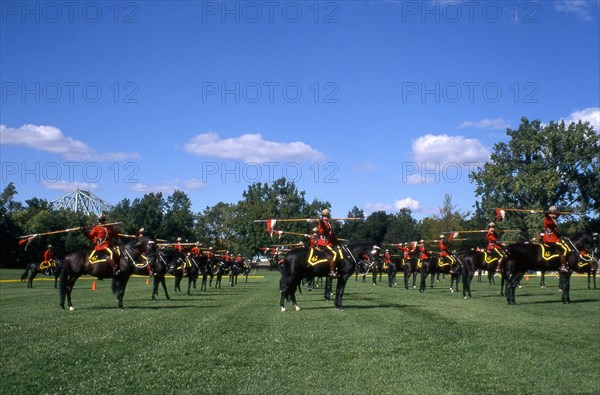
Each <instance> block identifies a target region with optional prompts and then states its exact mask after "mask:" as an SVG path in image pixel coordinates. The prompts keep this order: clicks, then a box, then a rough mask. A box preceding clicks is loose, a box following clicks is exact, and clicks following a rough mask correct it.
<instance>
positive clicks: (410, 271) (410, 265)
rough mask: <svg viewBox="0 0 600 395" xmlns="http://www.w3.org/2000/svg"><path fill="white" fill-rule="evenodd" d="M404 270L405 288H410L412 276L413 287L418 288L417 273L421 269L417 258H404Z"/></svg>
mask: <svg viewBox="0 0 600 395" xmlns="http://www.w3.org/2000/svg"><path fill="white" fill-rule="evenodd" d="M402 271H403V272H404V288H406V289H408V283H409V280H410V277H411V276H412V278H413V288H417V273H419V272H420V271H421V266H419V260H418V259H417V258H410V259H402Z"/></svg>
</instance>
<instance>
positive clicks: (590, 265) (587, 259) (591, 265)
mask: <svg viewBox="0 0 600 395" xmlns="http://www.w3.org/2000/svg"><path fill="white" fill-rule="evenodd" d="M596 253H597V251H592V253H591V254H585V255H583V256H581V257H580V258H579V262H577V265H576V266H575V267H574V268H573V271H574V272H576V273H582V274H587V287H588V289H592V281H593V283H594V289H598V288H597V285H596V274H597V273H598V259H597V258H596ZM541 273H542V275H541V276H540V287H541V288H546V271H545V270H542V272H541Z"/></svg>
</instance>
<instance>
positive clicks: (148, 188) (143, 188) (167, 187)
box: [131, 183, 180, 194]
mask: <svg viewBox="0 0 600 395" xmlns="http://www.w3.org/2000/svg"><path fill="white" fill-rule="evenodd" d="M176 189H180V188H177V185H173V184H170V183H166V184H162V185H148V184H142V183H137V184H135V185H134V186H133V187H131V190H132V191H133V192H140V193H152V192H154V193H157V192H163V193H167V194H170V193H173V192H175V190H176Z"/></svg>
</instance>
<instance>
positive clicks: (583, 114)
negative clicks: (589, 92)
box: [564, 107, 600, 133]
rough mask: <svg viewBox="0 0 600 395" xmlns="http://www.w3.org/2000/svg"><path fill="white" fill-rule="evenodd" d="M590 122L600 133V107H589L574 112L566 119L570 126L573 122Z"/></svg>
mask: <svg viewBox="0 0 600 395" xmlns="http://www.w3.org/2000/svg"><path fill="white" fill-rule="evenodd" d="M579 120H581V121H582V122H586V121H587V122H589V123H590V125H592V127H593V128H594V130H595V131H596V133H600V107H589V108H585V109H583V110H581V111H575V112H572V113H571V115H569V117H568V118H567V119H564V121H565V124H566V125H567V126H568V125H569V124H570V123H571V122H575V123H577V122H579Z"/></svg>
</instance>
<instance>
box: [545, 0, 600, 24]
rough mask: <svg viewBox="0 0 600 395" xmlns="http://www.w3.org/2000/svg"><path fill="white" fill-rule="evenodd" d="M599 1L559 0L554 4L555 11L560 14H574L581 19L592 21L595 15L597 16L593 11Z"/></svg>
mask: <svg viewBox="0 0 600 395" xmlns="http://www.w3.org/2000/svg"><path fill="white" fill-rule="evenodd" d="M596 3H597V1H589V0H559V1H555V2H554V9H555V10H556V11H558V12H564V13H567V14H574V15H576V16H578V17H579V18H581V19H583V20H586V21H591V20H592V19H594V18H593V15H594V14H597V12H595V11H594V10H593V7H595V4H596Z"/></svg>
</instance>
